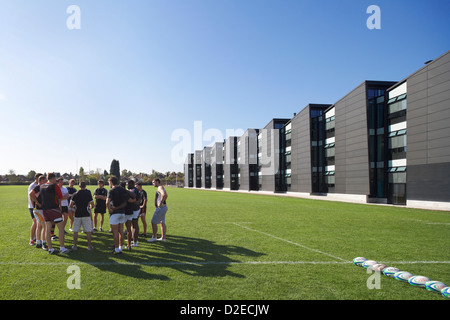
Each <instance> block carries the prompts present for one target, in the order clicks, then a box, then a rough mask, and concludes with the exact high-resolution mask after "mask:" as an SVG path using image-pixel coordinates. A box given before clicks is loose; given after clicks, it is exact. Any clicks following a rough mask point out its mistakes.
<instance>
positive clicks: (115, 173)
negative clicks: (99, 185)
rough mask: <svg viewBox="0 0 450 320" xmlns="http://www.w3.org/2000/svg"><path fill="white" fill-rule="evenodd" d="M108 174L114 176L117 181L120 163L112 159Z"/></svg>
mask: <svg viewBox="0 0 450 320" xmlns="http://www.w3.org/2000/svg"><path fill="white" fill-rule="evenodd" d="M109 174H110V175H113V176H116V177H117V178H118V179H120V163H119V160H116V159H113V161H111V168H110V169H109Z"/></svg>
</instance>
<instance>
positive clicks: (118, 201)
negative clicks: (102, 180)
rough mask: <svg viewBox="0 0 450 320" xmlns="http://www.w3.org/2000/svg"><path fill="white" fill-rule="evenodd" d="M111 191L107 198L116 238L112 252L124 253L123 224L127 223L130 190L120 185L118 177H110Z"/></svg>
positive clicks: (112, 228) (107, 206) (110, 222)
mask: <svg viewBox="0 0 450 320" xmlns="http://www.w3.org/2000/svg"><path fill="white" fill-rule="evenodd" d="M108 183H109V187H110V189H109V191H108V197H107V199H106V208H107V209H108V212H109V224H110V225H111V231H112V234H113V238H114V250H113V251H111V252H110V253H112V254H120V253H122V245H121V243H122V244H123V224H124V223H125V220H126V218H125V207H126V205H127V203H128V199H129V198H130V195H129V194H128V191H127V190H126V189H124V188H123V187H121V186H120V185H119V179H117V177H114V176H113V177H111V178H109V179H108Z"/></svg>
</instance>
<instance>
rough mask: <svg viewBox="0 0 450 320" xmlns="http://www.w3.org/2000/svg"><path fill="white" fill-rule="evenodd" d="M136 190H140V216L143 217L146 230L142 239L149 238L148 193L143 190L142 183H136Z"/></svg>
mask: <svg viewBox="0 0 450 320" xmlns="http://www.w3.org/2000/svg"><path fill="white" fill-rule="evenodd" d="M136 189H138V190H139V199H140V202H139V208H140V212H139V216H140V217H141V221H142V226H143V228H144V233H142V234H141V236H142V237H146V236H147V220H146V218H145V217H146V214H147V192H146V191H145V190H144V189H143V188H142V183H140V182H136Z"/></svg>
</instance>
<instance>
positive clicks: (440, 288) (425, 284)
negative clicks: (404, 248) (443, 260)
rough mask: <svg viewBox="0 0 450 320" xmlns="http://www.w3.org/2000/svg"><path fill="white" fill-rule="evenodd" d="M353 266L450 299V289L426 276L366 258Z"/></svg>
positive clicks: (356, 261) (360, 259) (354, 262)
mask: <svg viewBox="0 0 450 320" xmlns="http://www.w3.org/2000/svg"><path fill="white" fill-rule="evenodd" d="M353 264H354V265H356V266H358V267H363V268H365V269H371V270H373V271H376V272H382V273H383V274H384V275H385V276H387V277H390V278H394V279H396V280H399V281H402V282H408V283H409V284H410V285H412V286H414V287H422V288H425V289H427V290H428V291H432V292H438V293H441V294H442V295H443V296H444V297H446V298H450V287H449V286H447V285H446V284H445V283H443V282H441V281H431V280H430V279H429V278H427V277H425V276H414V275H413V274H411V273H409V272H407V271H401V270H400V269H398V268H395V267H388V266H387V265H385V264H382V263H378V262H376V261H375V260H368V259H366V258H364V257H357V258H355V259H353Z"/></svg>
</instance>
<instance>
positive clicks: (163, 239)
mask: <svg viewBox="0 0 450 320" xmlns="http://www.w3.org/2000/svg"><path fill="white" fill-rule="evenodd" d="M157 240H158V241H162V242H166V238H158V239H157Z"/></svg>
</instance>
